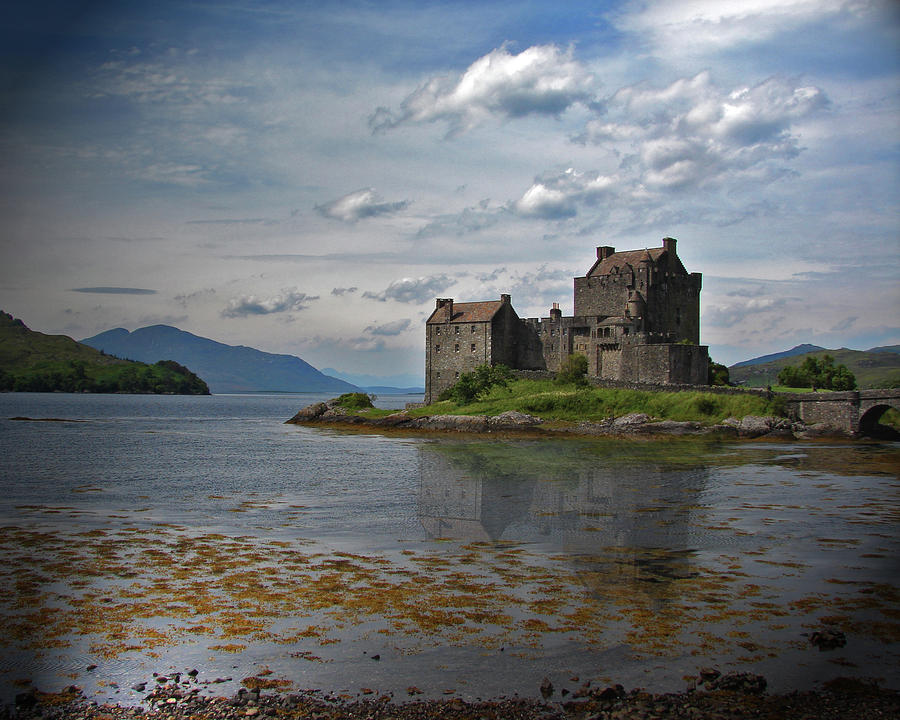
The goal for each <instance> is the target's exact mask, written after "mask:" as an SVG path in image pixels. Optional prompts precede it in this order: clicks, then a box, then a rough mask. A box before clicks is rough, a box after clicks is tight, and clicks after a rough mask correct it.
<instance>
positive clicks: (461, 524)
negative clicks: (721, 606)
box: [418, 442, 709, 554]
mask: <svg viewBox="0 0 900 720" xmlns="http://www.w3.org/2000/svg"><path fill="white" fill-rule="evenodd" d="M609 449H610V448H608V447H603V446H597V445H592V444H588V443H584V444H581V443H577V442H567V443H548V442H535V443H532V444H527V443H521V442H519V443H515V444H512V443H504V442H461V443H441V444H428V445H422V446H421V449H420V453H419V477H420V484H419V498H418V511H419V520H420V521H421V523H422V526H423V527H424V528H425V530H426V531H427V532H428V534H429V535H430V536H431V537H432V538H435V539H437V538H450V539H454V540H460V541H477V542H515V543H536V544H539V545H540V546H542V549H551V550H553V549H556V550H560V551H565V552H566V553H571V554H592V553H594V552H596V551H598V550H599V549H601V548H607V549H608V548H610V547H629V548H632V547H642V548H666V549H668V550H679V549H687V548H688V538H689V534H690V533H689V520H690V512H691V507H692V505H691V504H689V503H688V502H687V501H688V500H689V499H690V498H693V497H696V496H697V495H698V494H699V493H701V492H702V491H703V490H704V488H705V487H706V484H707V481H708V477H709V470H708V468H707V467H704V466H699V465H697V466H690V465H687V466H686V465H685V463H684V462H680V463H672V462H667V461H666V460H660V459H658V458H655V457H654V456H653V454H651V453H640V454H636V453H633V452H632V453H629V454H628V455H627V456H626V457H623V456H621V455H618V454H615V453H609V452H604V450H607V451H608V450H609Z"/></svg>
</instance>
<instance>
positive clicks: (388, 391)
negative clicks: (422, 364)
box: [322, 368, 425, 395]
mask: <svg viewBox="0 0 900 720" xmlns="http://www.w3.org/2000/svg"><path fill="white" fill-rule="evenodd" d="M322 372H323V373H326V374H327V375H331V376H333V377H336V378H340V379H341V380H346V381H347V382H350V383H353V384H354V385H357V386H359V387H360V388H362V389H363V390H365V391H366V392H369V393H375V394H376V395H414V394H418V393H424V392H425V386H424V383H423V382H422V376H421V375H414V374H412V373H408V374H405V375H363V374H352V373H345V372H341V371H340V370H335V369H334V368H323V369H322Z"/></svg>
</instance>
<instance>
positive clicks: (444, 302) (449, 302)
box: [434, 298, 453, 318]
mask: <svg viewBox="0 0 900 720" xmlns="http://www.w3.org/2000/svg"><path fill="white" fill-rule="evenodd" d="M443 307H445V308H447V313H448V315H447V317H451V318H452V317H453V298H438V299H437V302H436V303H435V308H434V309H435V310H440V309H441V308H443Z"/></svg>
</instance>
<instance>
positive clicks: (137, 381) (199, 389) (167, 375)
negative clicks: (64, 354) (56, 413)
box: [0, 360, 209, 395]
mask: <svg viewBox="0 0 900 720" xmlns="http://www.w3.org/2000/svg"><path fill="white" fill-rule="evenodd" d="M0 391H3V392H88V393H154V394H173V395H209V387H207V385H206V383H205V382H204V381H203V380H201V379H200V378H199V377H197V376H196V375H195V374H194V373H192V372H191V371H190V370H188V369H187V368H186V367H184V366H183V365H180V364H178V363H177V362H175V361H173V360H160V361H159V362H158V363H156V364H154V365H147V364H144V363H137V362H128V363H127V364H126V363H121V364H114V365H95V364H92V363H85V362H82V361H80V360H61V361H45V362H40V363H37V364H35V365H32V366H31V367H28V368H22V369H15V370H12V369H9V370H3V369H0Z"/></svg>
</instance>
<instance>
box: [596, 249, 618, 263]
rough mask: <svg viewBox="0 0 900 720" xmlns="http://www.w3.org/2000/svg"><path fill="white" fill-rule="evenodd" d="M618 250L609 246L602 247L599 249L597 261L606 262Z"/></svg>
mask: <svg viewBox="0 0 900 720" xmlns="http://www.w3.org/2000/svg"><path fill="white" fill-rule="evenodd" d="M615 251H616V249H615V248H614V247H610V246H609V245H601V246H600V247H598V248H597V259H598V260H606V258H608V257H609V256H610V255H612V254H613V253H614V252H615Z"/></svg>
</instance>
